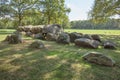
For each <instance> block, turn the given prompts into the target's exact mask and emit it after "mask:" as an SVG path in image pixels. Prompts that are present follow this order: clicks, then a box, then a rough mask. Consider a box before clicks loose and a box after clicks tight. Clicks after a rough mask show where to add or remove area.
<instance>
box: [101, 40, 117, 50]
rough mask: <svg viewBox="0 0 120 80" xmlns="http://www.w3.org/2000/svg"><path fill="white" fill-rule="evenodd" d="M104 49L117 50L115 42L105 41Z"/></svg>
mask: <svg viewBox="0 0 120 80" xmlns="http://www.w3.org/2000/svg"><path fill="white" fill-rule="evenodd" d="M103 47H104V48H105V49H116V44H115V43H114V42H111V41H105V42H104V44H103Z"/></svg>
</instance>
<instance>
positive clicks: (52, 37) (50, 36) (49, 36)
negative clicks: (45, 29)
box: [45, 33, 57, 41]
mask: <svg viewBox="0 0 120 80" xmlns="http://www.w3.org/2000/svg"><path fill="white" fill-rule="evenodd" d="M45 39H46V40H48V41H56V40H57V35H55V34H52V33H47V34H46V36H45Z"/></svg>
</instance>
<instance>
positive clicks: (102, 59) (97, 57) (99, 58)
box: [83, 52, 115, 67]
mask: <svg viewBox="0 0 120 80" xmlns="http://www.w3.org/2000/svg"><path fill="white" fill-rule="evenodd" d="M83 59H84V60H87V61H88V62H92V63H95V64H99V65H105V66H110V67H111V66H114V65H115V61H114V60H113V59H111V58H110V57H108V56H105V55H104V54H102V53H98V52H90V53H86V54H85V55H84V56H83Z"/></svg>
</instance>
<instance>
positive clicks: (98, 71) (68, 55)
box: [0, 29, 120, 80]
mask: <svg viewBox="0 0 120 80" xmlns="http://www.w3.org/2000/svg"><path fill="white" fill-rule="evenodd" d="M13 31H14V30H9V29H8V30H6V29H4V30H3V29H2V30H0V80H120V30H65V31H67V32H74V31H77V32H80V33H84V34H99V35H100V37H101V38H102V40H108V39H109V40H111V41H113V42H115V43H116V44H117V50H107V49H103V48H99V49H84V48H79V47H76V46H74V44H69V45H62V44H57V43H56V42H52V41H42V42H43V43H44V44H45V46H46V49H40V50H35V49H30V48H28V46H29V44H31V43H32V42H33V41H34V40H35V39H32V38H26V37H24V39H25V42H24V43H22V44H14V45H13V44H6V43H3V42H2V41H3V40H4V38H5V37H6V35H8V34H10V33H12V32H13ZM90 51H98V52H101V53H103V54H105V55H108V56H110V57H112V58H113V59H114V60H115V61H116V64H117V65H116V66H114V67H106V66H100V65H95V64H91V63H88V62H86V61H84V60H83V59H82V56H83V55H84V54H85V53H87V52H90Z"/></svg>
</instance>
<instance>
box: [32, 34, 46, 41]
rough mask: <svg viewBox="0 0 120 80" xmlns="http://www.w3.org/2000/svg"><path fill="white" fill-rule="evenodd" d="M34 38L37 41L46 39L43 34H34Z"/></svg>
mask: <svg viewBox="0 0 120 80" xmlns="http://www.w3.org/2000/svg"><path fill="white" fill-rule="evenodd" d="M32 37H33V38H35V39H41V40H44V39H45V38H44V35H43V34H42V33H37V34H33V35H32Z"/></svg>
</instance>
